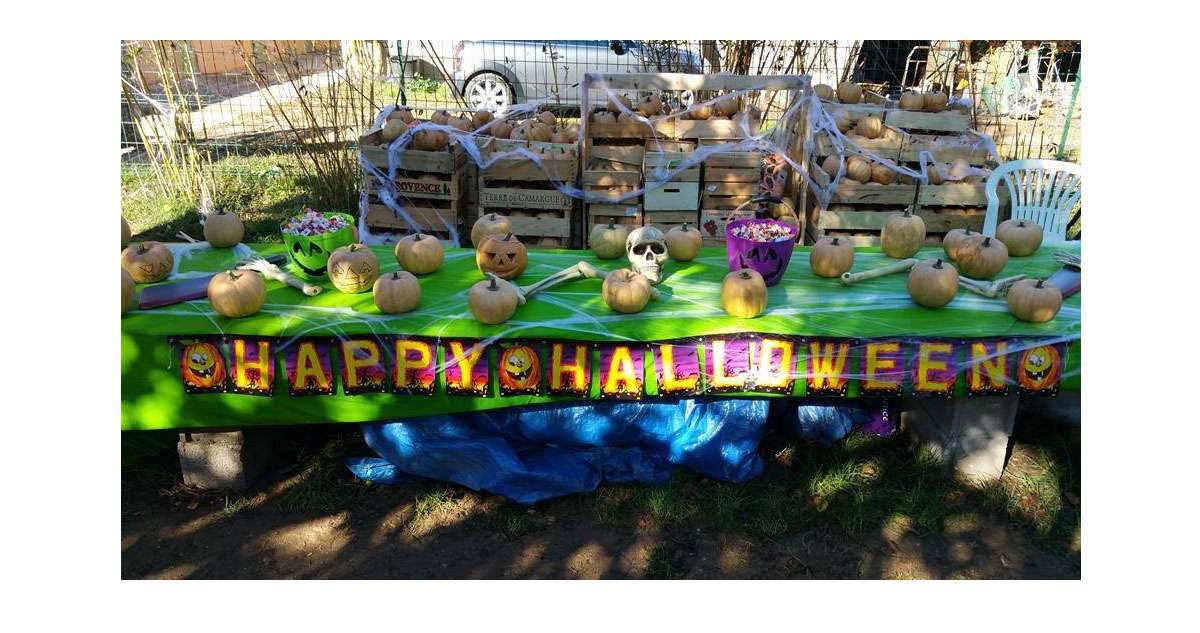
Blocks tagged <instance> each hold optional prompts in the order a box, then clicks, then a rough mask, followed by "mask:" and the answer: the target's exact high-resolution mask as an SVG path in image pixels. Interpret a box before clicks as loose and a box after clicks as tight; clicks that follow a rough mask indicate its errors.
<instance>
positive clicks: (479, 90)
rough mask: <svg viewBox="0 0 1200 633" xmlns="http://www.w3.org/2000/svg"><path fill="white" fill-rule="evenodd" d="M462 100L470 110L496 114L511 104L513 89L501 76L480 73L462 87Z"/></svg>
mask: <svg viewBox="0 0 1200 633" xmlns="http://www.w3.org/2000/svg"><path fill="white" fill-rule="evenodd" d="M463 99H464V100H465V101H466V102H467V107H469V108H471V109H472V110H481V109H485V110H490V111H492V112H497V111H500V110H504V109H505V108H508V107H509V106H511V105H512V104H513V101H514V94H513V88H512V86H511V85H510V84H509V83H508V80H506V79H505V78H504V76H503V75H500V74H498V73H492V72H482V73H478V74H475V75H473V76H472V77H471V78H470V79H468V80H467V85H466V86H464V87H463Z"/></svg>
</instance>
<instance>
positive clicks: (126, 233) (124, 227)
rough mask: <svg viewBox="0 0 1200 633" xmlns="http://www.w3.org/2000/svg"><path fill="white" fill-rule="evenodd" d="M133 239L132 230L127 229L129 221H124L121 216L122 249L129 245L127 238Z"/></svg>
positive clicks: (123, 217)
mask: <svg viewBox="0 0 1200 633" xmlns="http://www.w3.org/2000/svg"><path fill="white" fill-rule="evenodd" d="M131 239H133V231H131V230H129V223H128V222H126V221H125V216H121V249H122V250H124V248H125V247H126V246H129V240H131Z"/></svg>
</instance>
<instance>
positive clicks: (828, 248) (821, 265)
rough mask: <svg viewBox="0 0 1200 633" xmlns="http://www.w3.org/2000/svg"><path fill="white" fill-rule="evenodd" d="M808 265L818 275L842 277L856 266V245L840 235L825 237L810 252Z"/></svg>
mask: <svg viewBox="0 0 1200 633" xmlns="http://www.w3.org/2000/svg"><path fill="white" fill-rule="evenodd" d="M808 266H809V268H811V269H812V271H813V274H815V275H816V276H818V277H841V276H842V273H845V272H848V271H849V270H850V269H851V268H852V267H853V266H854V246H853V245H851V244H850V242H848V241H846V240H843V239H842V238H840V237H823V238H821V239H820V240H817V243H816V244H813V247H812V251H810V252H809V253H808Z"/></svg>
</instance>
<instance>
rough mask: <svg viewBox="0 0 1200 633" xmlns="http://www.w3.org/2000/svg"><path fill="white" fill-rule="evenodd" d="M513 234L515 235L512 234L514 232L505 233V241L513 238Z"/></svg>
mask: <svg viewBox="0 0 1200 633" xmlns="http://www.w3.org/2000/svg"><path fill="white" fill-rule="evenodd" d="M512 236H513V234H512V233H509V234H508V235H505V236H504V241H505V242H507V241H509V240H511V239H512Z"/></svg>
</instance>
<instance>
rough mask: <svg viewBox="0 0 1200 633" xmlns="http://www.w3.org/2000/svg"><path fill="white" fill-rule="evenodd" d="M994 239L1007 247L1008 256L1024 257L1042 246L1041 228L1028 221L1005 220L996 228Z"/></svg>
mask: <svg viewBox="0 0 1200 633" xmlns="http://www.w3.org/2000/svg"><path fill="white" fill-rule="evenodd" d="M996 239H998V240H1000V241H1001V242H1004V245H1005V246H1007V247H1008V254H1009V255H1012V256H1014V257H1025V256H1027V255H1032V254H1034V253H1036V252H1037V249H1039V248H1041V246H1042V227H1041V225H1039V224H1038V223H1036V222H1031V221H1029V220H1015V221H1014V220H1005V221H1003V222H1001V223H1000V226H997V227H996Z"/></svg>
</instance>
